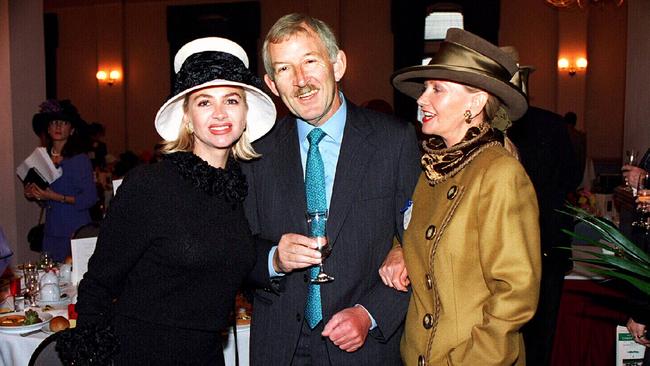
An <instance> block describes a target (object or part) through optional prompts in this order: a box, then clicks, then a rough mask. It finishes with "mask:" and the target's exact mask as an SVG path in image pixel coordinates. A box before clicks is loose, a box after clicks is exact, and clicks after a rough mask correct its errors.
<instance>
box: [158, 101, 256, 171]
mask: <svg viewBox="0 0 650 366" xmlns="http://www.w3.org/2000/svg"><path fill="white" fill-rule="evenodd" d="M190 94H191V93H188V94H185V99H184V100H183V111H184V112H185V114H187V112H188V104H189V98H190ZM243 95H244V99H243V101H244V105H246V110H248V104H247V103H246V93H243ZM247 123H248V121H247ZM161 144H162V147H161V148H160V152H161V153H163V154H171V153H175V152H179V151H182V152H192V151H194V131H192V130H191V127H190V121H189V120H188V119H186V118H185V115H184V116H183V121H182V122H181V126H180V129H179V131H178V137H177V138H176V140H172V141H163V142H162V143H161ZM230 153H231V154H232V156H233V157H234V158H235V159H237V160H243V161H246V160H252V159H256V158H259V157H260V156H262V155H260V154H258V153H257V152H256V151H255V149H254V148H253V145H252V144H251V142H250V140H249V139H248V135H247V134H246V131H245V130H244V133H242V135H241V136H240V137H239V139H238V140H237V142H236V143H235V145H234V146H233V147H232V148H231V149H230Z"/></svg>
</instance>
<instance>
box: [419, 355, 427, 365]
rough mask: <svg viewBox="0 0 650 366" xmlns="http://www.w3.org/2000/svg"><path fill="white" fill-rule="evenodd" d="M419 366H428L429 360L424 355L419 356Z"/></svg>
mask: <svg viewBox="0 0 650 366" xmlns="http://www.w3.org/2000/svg"><path fill="white" fill-rule="evenodd" d="M418 366H427V360H426V359H425V358H424V356H423V355H419V356H418Z"/></svg>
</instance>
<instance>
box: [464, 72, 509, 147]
mask: <svg viewBox="0 0 650 366" xmlns="http://www.w3.org/2000/svg"><path fill="white" fill-rule="evenodd" d="M463 86H464V87H465V89H466V90H467V91H469V92H470V93H478V92H481V91H483V92H486V91H485V90H483V89H479V88H476V87H473V86H469V85H463ZM486 93H487V95H488V99H487V102H486V103H485V105H484V106H483V110H482V112H483V113H485V118H484V119H483V121H484V122H485V123H488V124H489V125H490V126H492V120H493V119H494V117H495V116H496V115H497V112H498V111H499V107H501V101H500V100H499V98H497V97H495V96H494V95H492V93H489V92H486ZM503 147H504V148H505V149H506V150H507V151H508V152H509V153H510V154H512V156H514V157H515V158H516V159H517V160H519V152H518V151H517V147H516V146H515V144H514V143H513V142H512V140H510V139H509V138H508V136H506V135H505V134H504V135H503Z"/></svg>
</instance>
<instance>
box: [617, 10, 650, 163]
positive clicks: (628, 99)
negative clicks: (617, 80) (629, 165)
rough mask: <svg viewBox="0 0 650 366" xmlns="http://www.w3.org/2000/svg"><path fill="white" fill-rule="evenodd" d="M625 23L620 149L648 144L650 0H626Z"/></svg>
mask: <svg viewBox="0 0 650 366" xmlns="http://www.w3.org/2000/svg"><path fill="white" fill-rule="evenodd" d="M628 8H629V12H628V14H629V18H628V22H627V33H628V37H627V63H626V64H627V67H626V70H625V71H626V78H625V79H626V83H627V88H626V90H625V131H624V143H623V147H622V149H621V151H624V150H626V149H630V148H634V149H638V150H640V151H645V150H646V149H648V148H649V147H650V123H648V118H649V116H650V97H648V92H647V90H648V85H650V68H649V67H648V60H650V37H648V34H650V1H647V0H629V1H628Z"/></svg>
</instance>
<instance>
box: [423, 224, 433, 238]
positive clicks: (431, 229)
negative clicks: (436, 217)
mask: <svg viewBox="0 0 650 366" xmlns="http://www.w3.org/2000/svg"><path fill="white" fill-rule="evenodd" d="M435 234H436V227H435V226H434V225H429V227H428V228H427V232H426V234H425V236H424V237H425V238H427V240H431V238H433V236H434V235H435Z"/></svg>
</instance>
